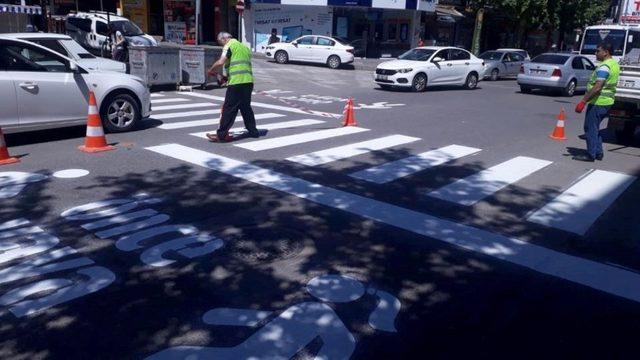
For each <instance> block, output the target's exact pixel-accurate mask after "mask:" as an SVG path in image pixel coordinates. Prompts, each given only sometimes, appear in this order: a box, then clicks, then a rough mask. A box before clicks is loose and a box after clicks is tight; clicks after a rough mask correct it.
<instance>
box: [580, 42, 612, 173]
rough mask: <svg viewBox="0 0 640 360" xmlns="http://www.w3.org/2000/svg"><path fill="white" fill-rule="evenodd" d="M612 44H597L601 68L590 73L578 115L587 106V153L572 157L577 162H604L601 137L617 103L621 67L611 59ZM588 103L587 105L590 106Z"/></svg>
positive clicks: (585, 123) (585, 120)
mask: <svg viewBox="0 0 640 360" xmlns="http://www.w3.org/2000/svg"><path fill="white" fill-rule="evenodd" d="M611 53H612V45H611V44H608V43H605V44H600V45H598V47H597V49H596V59H597V60H598V61H599V62H600V65H598V67H597V68H596V70H595V71H594V72H593V74H591V79H590V80H589V83H588V84H587V93H586V94H585V95H584V97H583V98H582V101H580V102H579V103H578V105H577V106H576V112H577V113H581V112H582V111H583V110H584V108H585V106H586V107H587V112H586V114H585V116H584V132H585V136H586V140H587V153H586V154H580V155H576V156H574V157H573V159H574V160H579V161H587V162H593V161H595V160H602V157H603V156H604V151H603V150H602V136H600V123H601V122H602V120H603V119H604V118H605V117H607V116H609V110H611V106H612V105H613V103H614V102H615V96H616V86H617V85H618V77H619V76H620V65H618V62H617V61H616V60H615V59H614V58H613V57H612V56H611ZM587 104H588V105H587Z"/></svg>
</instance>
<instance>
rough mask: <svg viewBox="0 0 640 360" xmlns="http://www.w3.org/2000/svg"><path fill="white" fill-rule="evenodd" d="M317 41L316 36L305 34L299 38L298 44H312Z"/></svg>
mask: <svg viewBox="0 0 640 360" xmlns="http://www.w3.org/2000/svg"><path fill="white" fill-rule="evenodd" d="M314 42H315V36H303V37H301V38H300V39H298V44H301V45H312V44H313V43H314Z"/></svg>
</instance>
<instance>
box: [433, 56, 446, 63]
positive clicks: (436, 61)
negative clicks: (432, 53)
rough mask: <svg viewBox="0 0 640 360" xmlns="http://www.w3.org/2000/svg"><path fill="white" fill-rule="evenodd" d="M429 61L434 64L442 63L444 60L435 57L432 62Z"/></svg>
mask: <svg viewBox="0 0 640 360" xmlns="http://www.w3.org/2000/svg"><path fill="white" fill-rule="evenodd" d="M431 61H432V62H434V63H439V62H441V61H444V59H443V58H441V57H440V56H437V57H434V58H433V60H431Z"/></svg>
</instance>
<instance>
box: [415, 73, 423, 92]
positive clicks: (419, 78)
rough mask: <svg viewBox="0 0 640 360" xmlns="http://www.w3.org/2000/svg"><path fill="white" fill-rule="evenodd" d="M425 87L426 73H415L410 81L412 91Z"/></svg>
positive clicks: (419, 90) (418, 90)
mask: <svg viewBox="0 0 640 360" xmlns="http://www.w3.org/2000/svg"><path fill="white" fill-rule="evenodd" d="M426 89H427V75H425V74H422V73H420V74H416V76H414V77H413V82H412V83H411V90H413V91H414V92H421V91H425V90H426Z"/></svg>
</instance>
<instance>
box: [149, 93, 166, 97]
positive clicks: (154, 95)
mask: <svg viewBox="0 0 640 360" xmlns="http://www.w3.org/2000/svg"><path fill="white" fill-rule="evenodd" d="M151 97H152V98H161V97H164V95H163V94H160V93H153V94H151Z"/></svg>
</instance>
